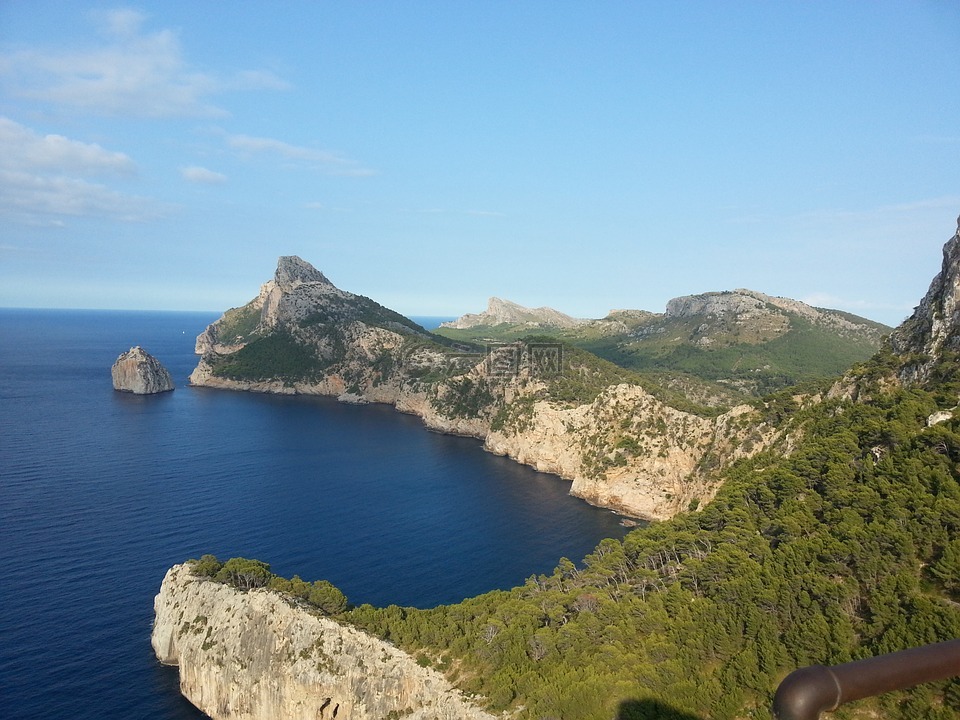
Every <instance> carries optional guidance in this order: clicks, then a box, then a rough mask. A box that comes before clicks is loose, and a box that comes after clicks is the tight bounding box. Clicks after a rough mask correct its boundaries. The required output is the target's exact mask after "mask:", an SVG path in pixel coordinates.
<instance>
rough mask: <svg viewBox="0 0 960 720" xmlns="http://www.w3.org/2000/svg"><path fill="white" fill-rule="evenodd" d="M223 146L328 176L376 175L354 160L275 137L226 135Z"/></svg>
mask: <svg viewBox="0 0 960 720" xmlns="http://www.w3.org/2000/svg"><path fill="white" fill-rule="evenodd" d="M226 143H227V145H228V146H229V147H231V148H233V149H234V150H237V151H238V152H240V153H243V154H246V155H261V154H262V155H268V156H269V155H272V156H274V157H279V158H281V159H283V160H288V161H292V162H295V163H301V164H304V165H308V166H312V167H314V168H317V169H320V170H323V171H324V172H327V173H329V174H331V175H350V176H354V177H366V176H370V175H376V174H377V173H376V171H374V170H371V169H369V168H365V167H363V166H362V165H360V163H358V162H357V161H355V160H351V159H350V158H347V157H344V156H342V155H338V154H336V153H332V152H330V151H328V150H322V149H318V148H311V147H304V146H302V145H292V144H290V143H287V142H284V141H282V140H277V139H275V138H267V137H254V136H252V135H227V136H226Z"/></svg>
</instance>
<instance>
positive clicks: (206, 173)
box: [180, 165, 227, 185]
mask: <svg viewBox="0 0 960 720" xmlns="http://www.w3.org/2000/svg"><path fill="white" fill-rule="evenodd" d="M180 175H181V176H183V179H184V180H186V181H188V182H192V183H199V184H201V185H222V184H223V183H225V182H226V181H227V176H226V175H224V174H223V173H218V172H215V171H214V170H208V169H207V168H205V167H200V166H198V165H191V166H190V167H185V168H180Z"/></svg>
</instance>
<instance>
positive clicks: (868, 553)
mask: <svg viewBox="0 0 960 720" xmlns="http://www.w3.org/2000/svg"><path fill="white" fill-rule="evenodd" d="M890 365H891V361H890V359H889V358H888V359H887V362H886V364H885V363H884V362H882V361H881V360H880V359H877V360H874V361H871V362H870V363H868V364H866V365H865V366H863V367H862V368H861V369H860V374H861V381H860V384H861V389H860V394H861V396H871V397H873V398H874V399H873V400H871V401H869V402H865V403H863V402H862V403H857V404H855V403H852V402H849V401H845V400H831V401H826V402H823V403H821V404H819V405H816V406H814V407H812V408H809V409H807V410H795V411H794V414H793V416H792V417H791V418H790V419H789V422H790V423H792V424H793V426H794V427H795V428H802V429H803V433H804V440H803V441H802V442H801V443H800V445H799V446H798V447H797V448H796V450H795V451H794V453H793V454H792V455H791V456H789V457H786V458H785V457H783V455H782V453H781V452H771V453H765V454H763V455H761V456H757V457H755V458H753V459H751V460H749V461H745V462H741V463H739V464H737V465H735V466H734V467H733V468H732V469H730V470H729V471H728V472H727V473H726V478H725V480H726V481H725V485H724V487H723V489H722V490H721V491H720V494H719V495H718V496H717V498H716V499H715V500H714V501H713V502H712V503H711V504H710V505H709V506H708V507H707V508H705V509H704V510H702V511H701V512H699V513H692V514H686V515H682V516H678V517H677V518H675V519H673V520H671V521H666V522H662V523H659V524H655V525H652V526H649V527H646V528H643V529H638V530H636V531H634V532H632V533H631V534H630V535H628V536H627V537H626V538H625V539H624V540H623V541H622V542H618V541H615V540H605V541H603V542H602V543H601V544H600V545H599V546H598V547H597V549H596V550H595V551H594V552H593V553H592V554H591V555H589V556H588V557H587V558H585V559H584V561H583V563H582V564H575V563H573V562H571V561H569V560H567V559H561V561H560V563H559V565H558V567H557V568H556V570H555V571H554V572H553V574H552V575H550V576H540V577H531V578H530V579H529V580H528V581H527V583H526V585H525V586H523V587H520V588H516V589H514V590H512V591H509V592H493V593H489V594H486V595H483V596H480V597H476V598H472V599H469V600H466V601H464V602H463V603H460V604H457V605H451V606H443V607H438V608H434V609H431V610H415V609H411V608H399V607H388V608H383V609H377V608H373V607H370V606H361V607H359V608H355V609H353V610H351V611H349V612H348V613H347V614H346V615H344V616H343V617H344V618H345V619H346V620H348V621H349V622H352V623H355V624H357V625H359V626H360V627H363V628H365V629H367V630H369V631H371V632H373V633H375V634H377V635H379V636H381V637H383V638H386V639H388V640H390V641H392V642H395V643H396V644H398V645H399V646H401V647H403V648H404V649H406V650H408V651H409V652H411V653H413V654H414V655H415V656H417V657H418V658H419V659H420V661H421V662H422V663H424V664H431V665H434V666H436V667H438V668H440V669H442V670H444V671H445V672H446V673H447V674H448V675H449V676H450V677H451V678H452V679H453V680H454V681H455V682H457V683H458V684H459V685H460V686H461V687H462V688H464V689H465V690H467V691H469V692H474V693H477V694H479V695H480V696H482V697H484V698H487V700H488V702H489V707H490V708H491V709H492V710H498V711H499V710H506V709H509V710H511V711H513V712H514V713H515V715H514V717H517V718H518V719H523V718H531V719H532V718H538V719H540V718H563V719H564V720H581V719H582V720H587V719H590V720H608V719H609V718H612V717H616V718H619V719H621V720H627V719H628V718H646V717H650V716H649V715H647V714H645V713H646V712H647V710H649V709H650V708H652V707H655V708H657V709H658V710H657V711H658V713H661V714H659V715H658V716H659V717H671V716H672V717H691V716H692V717H694V718H702V719H703V720H707V719H714V718H715V719H718V720H719V719H721V718H735V717H747V716H749V715H751V714H752V713H753V710H752V708H756V709H757V712H758V713H761V715H760V716H763V715H762V713H765V712H766V708H768V707H769V704H770V701H771V698H772V693H773V691H774V689H775V688H776V686H777V684H778V683H779V681H780V680H781V679H782V678H783V676H784V675H786V674H787V672H788V671H790V670H792V669H793V668H795V667H798V666H803V665H808V664H814V663H823V664H834V663H838V662H844V661H848V660H851V659H855V658H860V657H865V656H871V655H874V654H879V653H885V652H890V651H894V650H897V649H902V648H905V647H910V646H916V645H922V644H925V643H930V642H935V641H940V640H946V639H952V638H954V637H960V483H958V478H960V471H958V462H960V421H957V420H949V421H947V422H943V423H941V424H937V425H934V426H932V427H927V422H926V419H927V417H928V416H929V415H930V414H932V413H933V412H935V411H936V410H938V409H942V407H943V405H944V404H945V403H946V402H951V403H955V401H956V397H955V396H953V399H952V400H947V398H946V397H945V396H943V395H940V394H938V390H939V388H938V387H937V386H931V387H930V388H928V389H925V390H921V389H911V390H907V389H902V388H897V389H884V388H889V387H890V382H889V380H890V378H891V376H892V375H891V367H890ZM865 708H866V709H869V710H871V711H877V712H880V713H881V715H882V716H883V717H889V718H921V717H922V718H934V719H942V720H947V718H956V717H957V716H958V714H960V681H950V682H947V683H940V684H935V685H930V686H925V687H923V688H920V689H917V690H914V691H912V692H910V693H905V694H899V695H892V696H887V697H884V698H881V699H876V700H871V701H865V702H864V703H861V704H860V705H859V709H860V710H861V711H863V710H864V709H865ZM856 710H857V706H855V707H854V708H853V709H852V710H844V711H842V712H841V713H839V716H840V717H849V716H850V714H851V713H855V712H856ZM670 712H675V714H674V715H670V714H669V713H670Z"/></svg>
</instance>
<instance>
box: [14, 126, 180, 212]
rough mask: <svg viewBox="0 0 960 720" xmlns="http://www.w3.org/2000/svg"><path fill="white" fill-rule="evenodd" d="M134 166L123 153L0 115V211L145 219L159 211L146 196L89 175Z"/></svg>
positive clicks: (119, 171)
mask: <svg viewBox="0 0 960 720" xmlns="http://www.w3.org/2000/svg"><path fill="white" fill-rule="evenodd" d="M135 171H136V165H135V164H134V162H133V160H131V159H130V157H129V156H127V155H125V154H124V153H121V152H114V151H111V150H106V149H104V148H102V147H100V146H99V145H96V144H94V143H85V142H81V141H79V140H71V139H70V138H67V137H64V136H62V135H41V134H39V133H37V132H35V131H33V130H31V129H30V128H27V127H25V126H23V125H21V124H19V123H17V122H15V121H13V120H11V119H9V118H5V117H0V216H3V217H7V218H10V219H13V220H16V221H19V222H24V223H28V224H40V225H60V224H62V223H63V220H62V218H63V216H73V217H77V216H99V217H109V218H113V219H119V220H144V219H148V218H151V217H156V216H158V215H160V214H162V213H163V210H162V208H160V207H159V206H158V205H157V204H156V203H154V202H153V201H151V200H148V199H146V198H141V197H135V196H132V195H128V194H125V193H122V192H120V191H117V190H114V189H111V188H109V187H107V186H106V185H103V184H101V183H97V182H92V181H91V180H90V179H88V178H90V177H91V176H102V175H113V176H121V177H122V176H128V175H132V174H133V173H134V172H135Z"/></svg>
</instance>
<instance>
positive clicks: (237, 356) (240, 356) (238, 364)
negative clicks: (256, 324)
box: [211, 330, 330, 382]
mask: <svg viewBox="0 0 960 720" xmlns="http://www.w3.org/2000/svg"><path fill="white" fill-rule="evenodd" d="M329 364H330V363H329V361H325V360H324V359H323V358H321V357H320V356H318V355H317V352H316V350H315V349H313V348H311V347H309V346H308V345H306V344H304V343H301V342H298V341H297V339H296V338H295V337H294V336H293V335H292V334H290V333H289V332H286V331H283V330H275V331H274V332H272V333H270V334H269V335H267V336H265V337H260V338H256V339H255V340H253V341H251V342H249V343H247V344H246V345H244V346H243V347H242V348H240V349H239V350H238V351H237V352H235V353H231V354H230V355H227V356H225V357H223V358H219V359H217V360H214V361H213V362H211V366H212V368H213V374H214V375H216V376H218V377H225V378H231V379H234V380H248V381H259V380H274V379H283V380H285V381H288V382H292V381H297V380H311V379H316V378H318V377H319V376H320V374H321V373H322V372H323V371H324V370H325V369H326V368H327V367H329Z"/></svg>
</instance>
